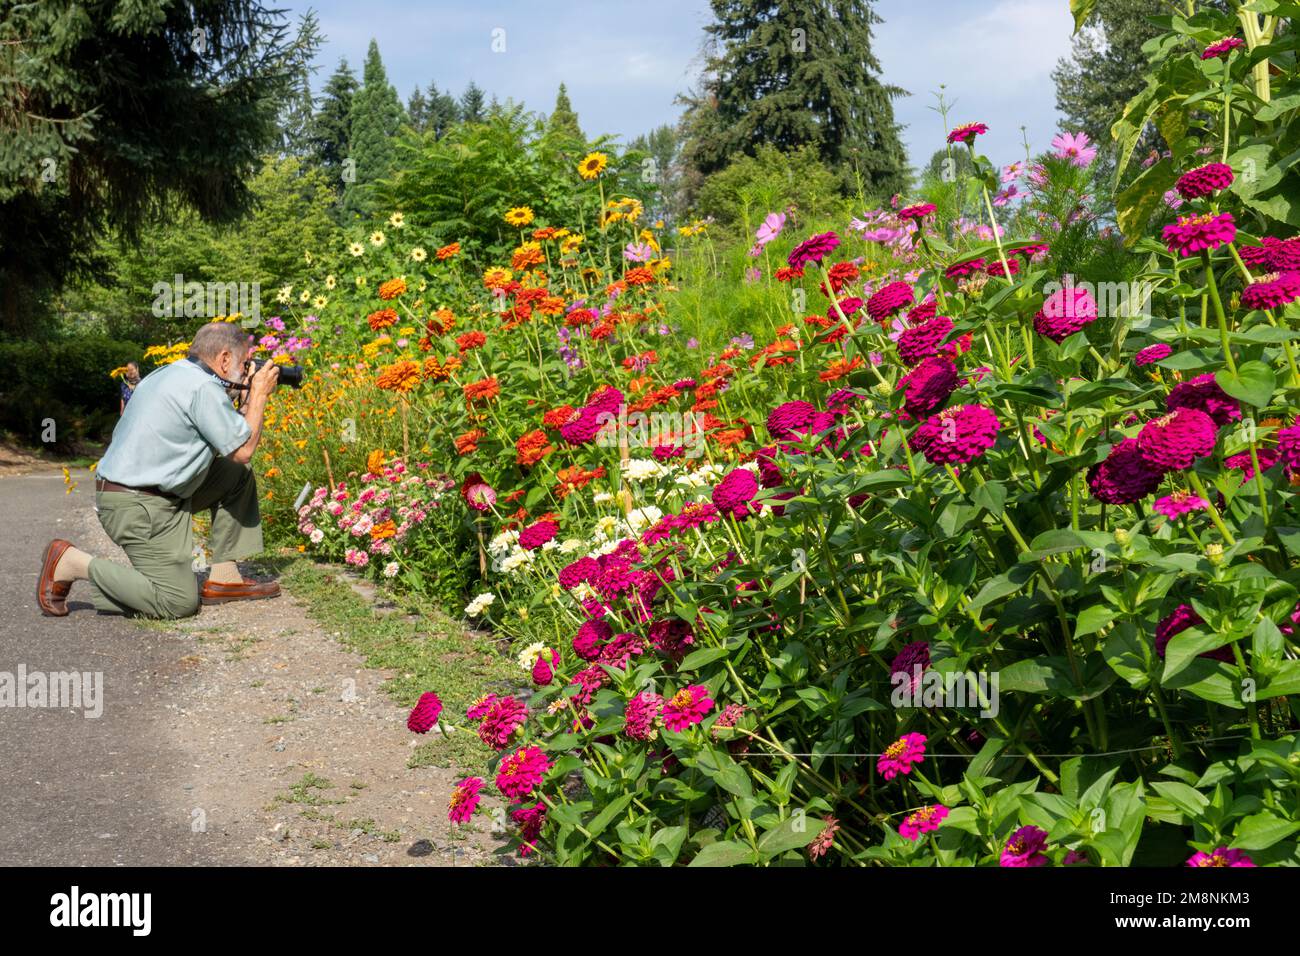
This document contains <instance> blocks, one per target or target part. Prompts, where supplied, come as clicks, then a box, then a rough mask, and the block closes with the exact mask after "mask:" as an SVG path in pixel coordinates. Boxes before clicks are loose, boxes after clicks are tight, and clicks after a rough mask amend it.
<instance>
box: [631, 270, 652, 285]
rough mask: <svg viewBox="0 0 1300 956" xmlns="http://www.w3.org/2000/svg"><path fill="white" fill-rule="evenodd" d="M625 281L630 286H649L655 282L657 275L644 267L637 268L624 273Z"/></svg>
mask: <svg viewBox="0 0 1300 956" xmlns="http://www.w3.org/2000/svg"><path fill="white" fill-rule="evenodd" d="M623 281H624V282H626V283H627V284H628V285H649V284H650V283H652V282H654V281H655V274H654V273H653V272H651V271H650V270H649V269H647V268H645V267H644V266H637V267H636V268H635V269H629V270H627V272H625V273H623Z"/></svg>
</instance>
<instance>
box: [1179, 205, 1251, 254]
mask: <svg viewBox="0 0 1300 956" xmlns="http://www.w3.org/2000/svg"><path fill="white" fill-rule="evenodd" d="M1161 235H1162V236H1163V237H1164V240H1165V245H1166V246H1167V247H1168V248H1169V251H1170V252H1176V253H1178V254H1179V255H1180V256H1190V255H1191V254H1192V253H1194V252H1207V251H1209V250H1212V249H1217V248H1219V246H1221V245H1223V244H1224V243H1226V242H1232V240H1233V239H1234V238H1235V237H1236V235H1237V225H1236V223H1235V222H1234V221H1233V219H1232V213H1230V212H1225V213H1219V214H1217V215H1216V214H1215V213H1206V214H1205V215H1203V216H1180V217H1178V221H1177V222H1176V223H1172V224H1170V225H1168V226H1165V228H1164V232H1163V233H1162V234H1161Z"/></svg>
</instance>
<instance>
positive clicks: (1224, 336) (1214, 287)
mask: <svg viewBox="0 0 1300 956" xmlns="http://www.w3.org/2000/svg"><path fill="white" fill-rule="evenodd" d="M1201 261H1202V262H1204V263H1205V284H1206V286H1207V287H1208V288H1209V290H1210V301H1212V302H1213V303H1214V315H1215V318H1217V319H1218V320H1219V339H1220V341H1221V342H1222V343H1223V357H1224V359H1225V360H1226V361H1227V363H1228V369H1229V370H1230V371H1231V372H1232V374H1233V375H1234V376H1235V375H1236V374H1237V361H1236V359H1234V358H1233V357H1232V345H1231V343H1230V342H1229V341H1228V316H1227V314H1226V313H1225V312H1224V311H1223V300H1222V299H1221V298H1219V285H1218V283H1217V282H1215V281H1214V265H1213V264H1212V263H1211V262H1210V253H1209V251H1208V250H1206V251H1203V252H1202V253H1201Z"/></svg>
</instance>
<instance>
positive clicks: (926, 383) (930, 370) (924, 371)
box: [898, 355, 961, 418]
mask: <svg viewBox="0 0 1300 956" xmlns="http://www.w3.org/2000/svg"><path fill="white" fill-rule="evenodd" d="M898 384H899V387H900V388H902V390H903V395H904V399H903V408H905V409H906V410H907V414H909V415H911V416H912V417H913V418H920V417H921V416H922V415H929V414H931V413H932V412H935V411H937V410H938V409H940V408H942V407H943V405H944V403H945V402H947V401H948V396H949V395H951V394H952V393H953V392H954V391H955V390H956V388H957V386H958V385H959V384H961V378H960V377H959V376H958V375H957V366H956V365H954V364H953V363H952V360H951V359H948V358H945V357H943V356H939V355H933V356H931V357H930V358H928V359H926V360H925V361H924V362H922V363H921V364H920V365H918V366H917V367H916V368H914V369H912V371H910V372H908V373H907V374H906V375H904V376H903V377H902V378H901V379H899V380H898Z"/></svg>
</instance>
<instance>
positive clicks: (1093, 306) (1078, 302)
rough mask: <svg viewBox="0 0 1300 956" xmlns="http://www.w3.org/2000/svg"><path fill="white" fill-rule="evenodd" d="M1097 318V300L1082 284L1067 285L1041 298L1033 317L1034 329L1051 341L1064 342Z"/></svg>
mask: <svg viewBox="0 0 1300 956" xmlns="http://www.w3.org/2000/svg"><path fill="white" fill-rule="evenodd" d="M1096 321H1097V300H1096V299H1094V298H1093V297H1092V293H1091V292H1089V291H1088V290H1087V289H1086V288H1084V287H1082V286H1074V285H1067V286H1065V287H1064V288H1062V289H1058V290H1057V291H1055V292H1053V293H1052V294H1051V295H1050V296H1048V297H1047V298H1046V299H1045V300H1044V301H1043V307H1042V308H1041V309H1039V310H1038V314H1037V315H1035V316H1034V330H1035V331H1036V332H1038V334H1039V335H1042V336H1045V337H1046V338H1049V339H1051V340H1052V341H1053V342H1064V341H1065V340H1066V339H1068V338H1069V337H1070V336H1071V335H1073V334H1074V333H1075V332H1078V331H1079V330H1080V329H1082V328H1084V327H1085V326H1087V325H1089V324H1091V323H1093V322H1096Z"/></svg>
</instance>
